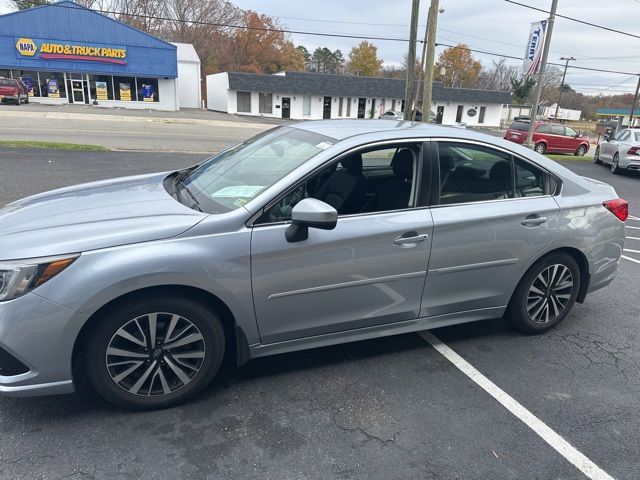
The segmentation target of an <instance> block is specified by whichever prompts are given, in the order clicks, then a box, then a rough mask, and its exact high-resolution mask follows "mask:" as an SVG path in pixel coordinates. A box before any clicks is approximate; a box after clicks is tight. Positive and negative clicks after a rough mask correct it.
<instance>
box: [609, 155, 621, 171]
mask: <svg viewBox="0 0 640 480" xmlns="http://www.w3.org/2000/svg"><path fill="white" fill-rule="evenodd" d="M619 161H620V157H618V154H617V153H616V154H615V155H614V157H613V162H612V163H611V173H618V168H620V167H619V165H618V162H619Z"/></svg>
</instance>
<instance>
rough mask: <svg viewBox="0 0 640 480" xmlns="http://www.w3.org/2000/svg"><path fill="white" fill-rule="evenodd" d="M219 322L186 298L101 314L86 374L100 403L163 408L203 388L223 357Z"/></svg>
mask: <svg viewBox="0 0 640 480" xmlns="http://www.w3.org/2000/svg"><path fill="white" fill-rule="evenodd" d="M224 347H225V338H224V330H223V328H222V324H221V323H220V321H219V320H218V318H217V317H216V316H215V315H214V314H213V313H212V312H211V311H210V310H209V309H207V308H206V307H204V306H202V305H201V304H199V303H197V302H194V301H192V300H189V299H183V298H157V299H144V300H138V301H132V302H129V303H127V304H125V305H123V306H121V307H119V308H116V309H114V310H112V311H110V312H108V313H106V314H105V315H104V316H103V318H101V319H100V323H99V324H98V327H97V328H96V329H95V330H94V332H93V334H92V335H91V337H90V338H89V342H88V345H87V354H86V360H87V375H88V377H89V381H90V383H91V384H92V386H93V387H94V389H95V390H96V391H97V392H98V394H99V395H101V396H102V397H103V398H105V399H106V400H109V401H110V402H113V403H115V404H117V405H120V406H122V407H126V408H132V409H139V410H149V409H157V408H166V407H170V406H173V405H176V404H178V403H181V402H183V401H185V400H186V399H188V398H190V397H192V396H194V395H195V394H197V393H198V392H199V391H201V390H202V389H203V388H204V387H205V386H207V385H208V384H209V383H210V382H211V380H212V379H213V378H214V376H215V374H216V373H217V371H218V369H219V368H220V365H221V363H222V358H223V356H224Z"/></svg>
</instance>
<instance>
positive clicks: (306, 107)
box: [302, 95, 311, 115]
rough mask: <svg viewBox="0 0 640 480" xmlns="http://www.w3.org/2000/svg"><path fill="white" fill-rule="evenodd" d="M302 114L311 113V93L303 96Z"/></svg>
mask: <svg viewBox="0 0 640 480" xmlns="http://www.w3.org/2000/svg"><path fill="white" fill-rule="evenodd" d="M302 114H303V115H311V97H310V96H309V95H305V96H304V97H303V98H302Z"/></svg>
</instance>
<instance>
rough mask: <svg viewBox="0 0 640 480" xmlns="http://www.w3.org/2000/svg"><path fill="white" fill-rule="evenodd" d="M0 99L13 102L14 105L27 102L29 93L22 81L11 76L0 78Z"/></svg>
mask: <svg viewBox="0 0 640 480" xmlns="http://www.w3.org/2000/svg"><path fill="white" fill-rule="evenodd" d="M0 101H2V102H14V103H15V104H16V105H20V104H21V103H22V102H24V103H29V94H28V93H27V90H26V89H25V88H24V85H22V82H19V81H18V80H14V79H13V78H0Z"/></svg>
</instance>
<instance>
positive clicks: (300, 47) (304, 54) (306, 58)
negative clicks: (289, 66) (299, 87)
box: [296, 45, 311, 70]
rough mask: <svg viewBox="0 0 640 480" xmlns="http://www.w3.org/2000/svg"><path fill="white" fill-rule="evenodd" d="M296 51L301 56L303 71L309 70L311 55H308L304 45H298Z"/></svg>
mask: <svg viewBox="0 0 640 480" xmlns="http://www.w3.org/2000/svg"><path fill="white" fill-rule="evenodd" d="M296 49H297V50H298V51H299V52H300V55H302V60H303V61H304V69H305V70H309V69H310V68H311V54H310V53H309V50H307V49H306V47H305V46H304V45H298V46H297V47H296Z"/></svg>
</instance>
